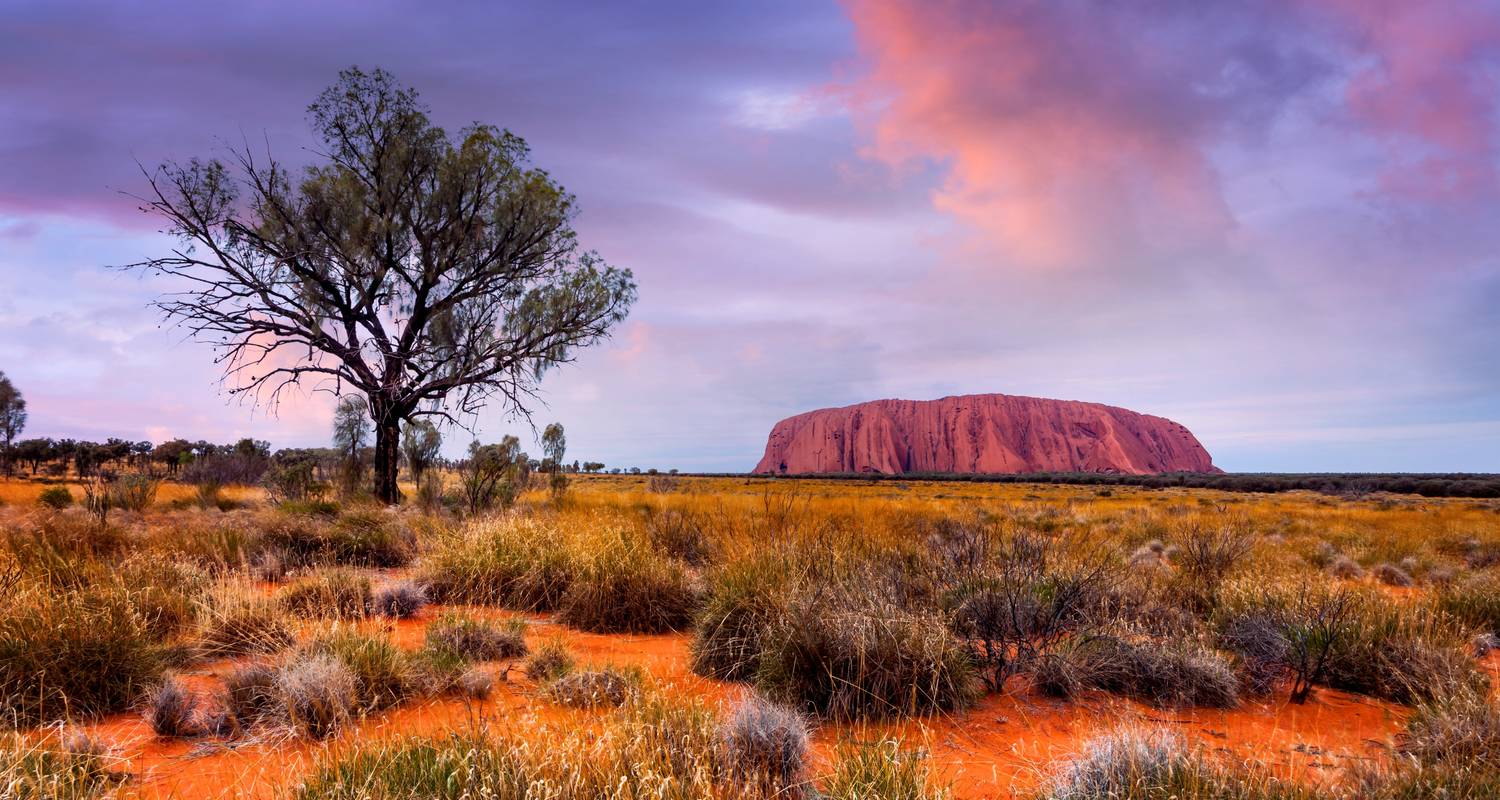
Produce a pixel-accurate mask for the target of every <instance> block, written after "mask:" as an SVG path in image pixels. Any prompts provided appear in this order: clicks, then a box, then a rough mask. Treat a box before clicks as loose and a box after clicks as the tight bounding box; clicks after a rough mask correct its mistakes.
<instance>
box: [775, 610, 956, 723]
mask: <svg viewBox="0 0 1500 800" xmlns="http://www.w3.org/2000/svg"><path fill="white" fill-rule="evenodd" d="M977 683H978V679H977V676H976V674H975V665H974V662H973V659H972V657H971V656H970V653H969V651H968V648H967V647H965V646H964V645H963V644H962V643H961V642H959V641H958V640H956V639H954V638H953V636H952V634H950V633H949V632H948V631H947V629H946V626H945V625H944V624H943V621H942V619H941V618H939V617H937V616H936V615H935V614H932V613H931V612H922V611H908V610H905V609H901V608H897V607H893V606H886V605H872V604H869V603H868V601H866V600H863V599H856V598H852V597H849V596H848V595H846V594H839V595H838V596H835V595H834V593H831V592H830V593H825V594H823V595H821V596H816V597H815V596H803V597H799V598H797V599H796V600H794V601H793V603H792V604H791V609H790V612H789V613H788V614H787V616H785V617H783V618H782V619H780V620H778V621H776V623H775V624H773V625H772V626H771V628H770V630H768V631H767V633H766V636H765V639H764V650H763V651H762V654H761V657H760V663H759V666H758V668H757V669H756V673H755V684H756V685H757V686H758V687H759V688H760V689H761V690H763V691H765V692H766V693H767V694H769V695H770V696H771V697H772V698H774V699H777V700H781V701H783V702H787V703H790V704H792V705H794V706H796V707H798V708H805V709H808V710H811V711H816V712H818V713H821V714H825V715H828V716H831V717H835V718H840V719H850V718H866V717H883V716H890V715H898V714H931V713H935V712H939V711H950V710H954V709H959V708H963V707H965V706H967V705H969V704H970V703H971V702H973V700H974V699H975V698H976V697H977V695H978V690H979V687H978V685H977Z"/></svg>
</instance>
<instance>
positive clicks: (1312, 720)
mask: <svg viewBox="0 0 1500 800" xmlns="http://www.w3.org/2000/svg"><path fill="white" fill-rule="evenodd" d="M442 610H443V609H440V608H439V609H429V611H428V612H426V613H424V614H423V616H422V618H421V619H416V620H403V621H400V622H389V621H385V622H371V623H366V624H367V625H368V626H370V627H371V628H373V629H379V630H384V631H385V632H387V633H388V634H389V635H390V636H391V637H392V638H393V640H394V641H395V642H397V643H398V644H399V645H400V646H402V647H406V648H416V647H420V646H421V644H422V641H423V637H424V636H425V632H426V627H427V625H428V624H429V622H430V621H431V620H432V619H434V618H435V617H436V616H437V615H438V614H439V613H441V611H442ZM463 610H464V611H465V612H466V613H470V614H474V615H476V616H485V617H491V618H508V617H511V616H515V615H514V614H513V612H506V611H501V610H497V609H488V608H466V609H463ZM532 621H533V625H532V627H531V640H532V641H533V642H537V641H541V640H544V639H547V638H550V637H553V636H557V637H561V638H562V639H563V640H564V641H565V642H566V643H567V645H568V646H569V648H570V649H571V650H572V651H573V652H574V653H575V655H576V656H577V657H578V658H579V661H580V663H581V664H583V665H590V664H592V665H604V664H620V665H627V664H634V665H639V666H641V667H643V668H644V669H646V670H647V671H649V672H650V673H651V674H652V675H653V676H654V677H655V678H657V679H658V680H660V681H662V682H664V683H665V684H667V686H668V687H669V690H670V691H677V692H683V693H685V694H689V695H694V696H697V697H703V698H707V699H709V700H710V701H711V702H716V703H718V704H720V705H728V704H729V703H732V702H733V701H734V700H735V699H737V698H739V697H741V696H743V694H744V693H745V692H747V691H748V690H747V689H746V688H745V687H743V686H739V685H734V684H725V683H721V682H718V681H712V680H708V679H705V678H701V677H699V676H696V675H694V674H692V672H691V671H690V669H689V659H688V642H689V637H688V636H687V635H684V634H669V635H661V636H623V635H600V634H590V633H582V632H579V631H575V630H571V629H568V628H564V627H561V626H557V625H554V624H551V623H550V622H547V621H545V620H541V619H533V620H532ZM232 663H233V662H229V661H225V662H216V663H214V664H210V665H205V666H203V667H201V668H199V669H197V670H195V671H194V672H192V673H190V674H186V675H184V676H183V677H184V679H185V680H186V681H187V682H188V684H189V685H190V686H193V687H194V688H195V689H198V690H200V691H204V692H208V691H210V690H212V689H213V688H214V687H215V686H216V685H217V682H218V679H217V675H218V674H221V673H222V672H223V671H224V670H225V669H227V668H228V667H229V666H230V665H231V664H232ZM1492 663H1494V664H1497V665H1500V658H1494V659H1492ZM497 674H499V675H503V676H504V677H503V679H502V680H501V681H499V682H497V684H496V691H495V693H494V695H493V696H492V697H491V698H489V699H487V700H484V701H470V700H462V699H456V698H438V699H432V700H424V701H418V702H413V703H409V704H406V705H404V706H401V707H399V708H396V709H392V710H390V711H388V712H385V713H382V714H379V715H374V716H371V717H369V718H366V719H365V720H363V721H361V722H360V723H359V724H358V725H355V726H352V727H351V730H349V731H347V732H346V733H344V734H343V735H341V736H339V737H337V738H335V739H334V740H331V741H329V742H322V743H314V742H306V741H300V740H294V739H293V740H279V741H251V742H235V741H230V742H222V741H217V740H215V741H204V742H198V743H193V742H183V741H168V740H160V739H157V738H156V737H155V736H154V735H153V734H152V733H151V731H150V728H149V727H148V726H147V725H146V723H145V722H144V721H143V720H142V719H141V718H140V717H139V716H137V715H133V714H122V715H116V716H114V717H111V718H109V719H106V720H104V721H102V722H100V723H98V724H96V725H93V726H91V727H89V728H87V730H88V731H89V732H91V733H93V734H95V735H97V736H99V737H101V738H103V739H104V740H105V741H107V742H109V743H111V744H112V745H114V747H115V748H116V752H117V753H118V754H119V755H120V756H121V758H122V769H124V770H126V771H128V772H129V773H131V774H132V776H133V778H134V779H133V780H132V781H130V783H128V784H127V785H126V788H125V795H126V796H133V797H140V798H223V797H250V798H270V797H274V796H276V795H277V794H278V793H280V792H282V791H284V790H286V789H287V788H289V787H291V786H295V785H296V783H297V782H298V781H299V780H300V779H301V778H302V777H303V776H305V775H306V774H307V773H308V771H309V770H310V769H311V768H312V766H313V764H315V763H316V761H317V759H318V758H319V757H320V756H324V755H327V754H328V753H330V752H333V753H336V752H338V751H340V750H342V749H344V748H348V747H349V746H351V745H352V744H354V743H357V742H359V741H362V740H370V739H382V738H389V737H394V736H408V735H438V734H442V733H444V732H447V731H471V730H477V729H489V730H503V731H506V732H515V731H522V732H524V731H527V730H537V729H539V728H540V727H541V726H544V725H549V724H561V725H567V726H576V725H587V724H588V721H589V720H590V719H593V718H595V715H594V714H592V713H590V712H583V711H575V710H571V709H566V708H561V707H558V706H556V705H553V704H552V703H550V702H548V701H547V700H546V699H544V698H541V697H539V696H537V694H536V691H535V687H534V686H532V685H531V683H530V682H529V681H528V680H526V679H525V678H524V677H522V675H521V673H519V672H518V671H506V670H505V668H504V665H499V666H498V667H497ZM1405 714H1406V712H1405V710H1404V709H1402V708H1401V707H1399V706H1394V705H1391V704H1385V703H1380V702H1376V701H1373V700H1369V699H1365V698H1358V697H1353V696H1350V695H1346V694H1343V693H1340V692H1333V691H1322V692H1319V693H1318V695H1317V696H1316V697H1315V699H1314V700H1313V701H1312V702H1309V703H1308V704H1307V705H1305V706H1293V705H1289V704H1287V703H1286V702H1285V701H1284V700H1282V699H1278V700H1276V701H1273V702H1250V703H1246V704H1244V705H1243V706H1242V707H1240V708H1238V709H1235V710H1233V711H1215V710H1207V709H1189V710H1185V711H1163V710H1159V709H1152V708H1149V707H1147V706H1143V705H1140V704H1137V703H1133V702H1130V701H1126V700H1121V699H1119V698H1114V697H1109V696H1105V695H1098V696H1093V697H1089V698H1087V699H1085V700H1084V701H1083V702H1070V703H1063V702H1058V701H1053V700H1050V699H1046V698H1040V697H1037V696H1034V695H1031V694H1029V693H1024V692H1020V693H1008V694H1000V695H991V696H988V697H986V698H985V699H984V700H983V701H982V702H981V703H980V704H979V705H978V706H976V707H975V708H973V709H971V710H969V711H967V712H964V713H961V714H955V715H951V716H945V717H937V718H929V719H921V720H908V721H903V722H899V723H886V724H862V725H855V726H849V725H835V724H824V725H822V726H821V727H820V728H819V729H818V730H817V732H816V734H815V739H814V744H815V751H816V757H817V763H818V766H819V767H820V768H821V769H827V768H828V767H830V766H831V760H830V759H831V755H832V753H833V751H834V749H835V748H836V746H837V745H838V744H839V743H841V742H845V741H849V740H868V739H879V738H898V739H900V740H901V741H902V742H903V744H904V745H905V746H907V747H921V748H924V749H926V750H927V751H928V752H929V754H930V756H931V759H932V762H931V763H932V764H933V766H934V768H935V771H936V774H937V777H938V779H939V780H942V781H945V782H951V783H952V784H953V787H954V789H955V795H956V796H957V797H960V798H992V797H993V798H998V797H1013V796H1015V795H1017V794H1018V793H1023V792H1026V791H1028V790H1030V789H1034V788H1036V787H1037V786H1038V785H1039V784H1040V783H1041V782H1042V781H1043V780H1045V778H1046V775H1047V769H1048V768H1049V765H1050V764H1052V763H1053V762H1055V760H1056V759H1059V758H1063V757H1066V756H1068V755H1071V754H1074V753H1076V752H1078V750H1079V748H1080V746H1081V743H1082V742H1083V741H1085V740H1087V739H1088V738H1090V737H1091V736H1094V735H1096V734H1098V733H1101V732H1105V731H1108V730H1111V729H1117V728H1119V727H1120V726H1122V725H1128V724H1145V725H1162V726H1165V727H1167V728H1170V729H1172V730H1175V731H1177V732H1178V733H1180V734H1181V735H1182V736H1183V737H1184V738H1186V739H1187V740H1189V741H1192V742H1194V743H1200V744H1202V745H1204V746H1205V747H1206V748H1207V749H1208V750H1209V752H1211V753H1216V754H1220V755H1222V756H1223V757H1225V758H1232V759H1236V760H1246V761H1253V762H1257V763H1262V764H1265V765H1267V766H1268V767H1270V768H1271V769H1272V770H1273V771H1275V772H1276V773H1278V774H1280V775H1283V776H1286V777H1294V778H1298V779H1302V780H1308V781H1311V782H1316V783H1323V782H1327V781H1329V780H1333V779H1335V778H1336V777H1337V775H1338V774H1339V773H1340V772H1341V770H1342V768H1343V767H1345V766H1347V765H1349V764H1351V763H1353V762H1354V761H1356V760H1361V759H1368V758H1372V757H1377V756H1378V755H1379V753H1381V752H1383V751H1384V749H1385V748H1386V747H1387V746H1388V743H1389V741H1390V739H1391V736H1392V735H1393V734H1394V733H1395V732H1396V731H1397V730H1399V729H1400V727H1401V725H1402V723H1403V721H1404V717H1405Z"/></svg>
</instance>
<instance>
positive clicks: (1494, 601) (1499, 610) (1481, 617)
mask: <svg viewBox="0 0 1500 800" xmlns="http://www.w3.org/2000/svg"><path fill="white" fill-rule="evenodd" d="M1435 605H1436V607H1437V609H1438V610H1439V611H1441V612H1443V613H1445V614H1450V615H1452V616H1453V617H1454V618H1455V619H1457V620H1459V621H1460V622H1463V623H1465V624H1467V625H1471V626H1473V627H1475V628H1478V629H1479V630H1481V631H1485V632H1489V633H1500V576H1497V575H1477V576H1474V577H1471V578H1469V579H1467V580H1463V581H1458V582H1454V583H1451V584H1448V585H1446V586H1443V587H1441V588H1440V589H1438V591H1437V593H1436V598H1435Z"/></svg>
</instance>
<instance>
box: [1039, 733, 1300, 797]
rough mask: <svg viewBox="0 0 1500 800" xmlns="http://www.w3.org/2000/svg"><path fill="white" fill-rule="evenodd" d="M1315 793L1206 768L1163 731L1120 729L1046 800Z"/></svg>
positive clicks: (1066, 769) (1065, 774)
mask: <svg viewBox="0 0 1500 800" xmlns="http://www.w3.org/2000/svg"><path fill="white" fill-rule="evenodd" d="M1318 796H1319V795H1318V792H1317V791H1316V790H1314V789H1308V788H1303V787H1301V786H1298V785H1296V784H1293V783H1285V782H1281V781H1278V780H1276V779H1274V778H1272V777H1270V776H1268V775H1265V774H1262V773H1258V772H1253V771H1251V770H1249V769H1237V770H1235V769H1225V768H1220V767H1216V766H1211V765H1209V764H1208V763H1206V762H1205V761H1204V760H1203V759H1202V757H1201V756H1200V755H1198V754H1196V753H1191V752H1189V751H1188V750H1187V749H1186V748H1185V746H1184V745H1183V744H1182V742H1181V740H1179V739H1178V738H1177V737H1176V736H1174V735H1172V734H1170V733H1168V732H1165V731H1151V730H1133V729H1125V730H1121V731H1118V732H1115V733H1110V734H1107V735H1104V736H1101V737H1098V738H1095V739H1092V740H1090V741H1089V742H1088V743H1086V744H1085V745H1084V748H1083V752H1082V753H1081V754H1080V755H1079V756H1078V757H1077V758H1075V759H1073V760H1072V761H1070V762H1068V763H1067V764H1065V765H1064V766H1063V767H1062V769H1061V770H1060V771H1059V772H1058V773H1057V775H1056V776H1055V777H1054V778H1053V779H1052V781H1051V785H1050V786H1049V787H1048V788H1047V789H1046V790H1045V792H1044V793H1043V794H1042V797H1043V798H1045V799H1046V800H1158V798H1162V799H1164V798H1173V800H1312V798H1316V797H1318Z"/></svg>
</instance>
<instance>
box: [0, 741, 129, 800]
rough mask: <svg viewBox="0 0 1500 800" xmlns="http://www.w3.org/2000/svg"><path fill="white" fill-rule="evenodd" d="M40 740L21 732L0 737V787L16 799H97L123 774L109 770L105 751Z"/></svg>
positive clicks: (6, 794) (9, 796) (6, 795)
mask: <svg viewBox="0 0 1500 800" xmlns="http://www.w3.org/2000/svg"><path fill="white" fill-rule="evenodd" d="M69 744H71V743H64V746H63V747H61V748H57V747H52V746H48V745H45V744H39V743H37V742H34V741H31V740H29V739H27V738H25V737H23V736H22V735H20V734H16V733H10V734H4V735H3V737H0V787H4V788H3V790H0V791H3V794H4V796H5V797H7V798H12V797H13V798H17V800H94V798H99V797H105V796H107V795H108V794H109V792H110V790H111V789H112V788H113V787H114V786H115V785H116V784H118V783H119V782H120V781H121V780H122V779H123V776H120V775H117V774H115V773H113V772H111V771H110V770H109V767H108V761H107V759H106V757H105V754H104V753H103V752H100V751H99V750H98V749H96V748H93V747H90V748H88V749H82V748H76V749H75V748H71V747H69V746H67V745H69Z"/></svg>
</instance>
